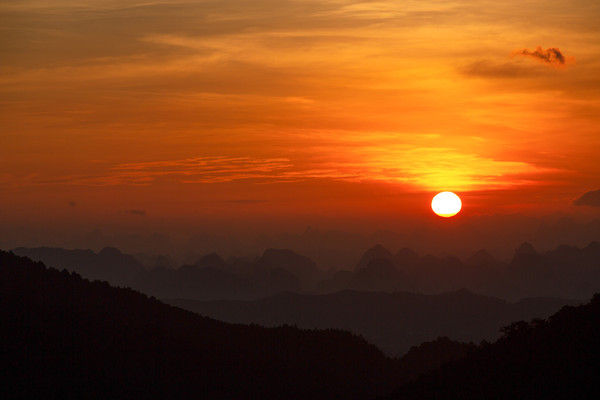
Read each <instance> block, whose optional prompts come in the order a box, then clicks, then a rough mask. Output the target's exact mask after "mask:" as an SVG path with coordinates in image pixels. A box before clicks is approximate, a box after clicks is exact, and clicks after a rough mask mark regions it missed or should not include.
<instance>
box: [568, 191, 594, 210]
mask: <svg viewBox="0 0 600 400" xmlns="http://www.w3.org/2000/svg"><path fill="white" fill-rule="evenodd" d="M573 204H575V205H576V206H590V207H600V189H598V190H591V191H589V192H586V193H584V194H583V195H582V196H581V197H580V198H578V199H577V200H575V201H574V202H573Z"/></svg>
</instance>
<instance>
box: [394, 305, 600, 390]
mask: <svg viewBox="0 0 600 400" xmlns="http://www.w3.org/2000/svg"><path fill="white" fill-rule="evenodd" d="M599 377H600V295H599V294H596V295H594V297H593V299H592V301H591V302H590V303H588V304H586V305H583V306H578V307H571V306H567V307H564V308H563V309H562V310H561V311H559V312H558V313H556V314H554V315H553V316H551V317H550V318H548V319H547V320H541V319H540V320H534V321H532V322H531V323H527V322H523V321H521V322H515V323H513V324H511V325H509V326H507V327H506V328H504V335H503V336H502V338H500V339H499V340H498V341H496V342H495V343H494V344H487V345H486V344H483V345H481V346H480V347H479V348H478V349H477V350H476V351H472V352H470V353H469V354H468V355H467V356H466V357H464V358H462V359H460V360H458V361H455V362H451V363H447V364H445V365H444V366H442V368H440V369H438V370H436V371H435V372H433V373H430V374H427V375H423V376H421V377H420V378H419V379H417V380H416V381H413V382H411V383H408V384H406V385H404V386H403V387H402V388H401V389H400V390H399V391H398V392H396V393H395V394H394V395H393V396H392V397H391V398H392V399H406V400H408V399H410V400H421V399H423V400H425V399H426V400H435V399H444V400H454V399H456V400H458V399H460V400H468V399H488V400H495V399H498V400H500V399H511V400H512V399H544V400H552V399H578V400H581V399H600V379H598V378H599Z"/></svg>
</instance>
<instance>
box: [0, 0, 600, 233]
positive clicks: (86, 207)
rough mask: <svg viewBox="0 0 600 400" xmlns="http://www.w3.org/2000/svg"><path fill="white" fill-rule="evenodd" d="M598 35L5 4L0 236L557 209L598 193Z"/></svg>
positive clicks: (493, 22)
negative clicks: (14, 231) (449, 198)
mask: <svg viewBox="0 0 600 400" xmlns="http://www.w3.org/2000/svg"><path fill="white" fill-rule="evenodd" d="M599 20H600V3H598V2H593V1H589V0H574V1H573V0H569V1H566V0H562V1H558V0H529V1H523V0H518V1H517V0H508V1H502V2H498V1H492V0H489V1H487V0H484V1H477V0H468V1H467V0H463V1H442V0H438V1H432V0H411V1H397V0H394V1H392V0H383V1H363V2H360V1H347V0H319V1H312V0H227V1H223V0H207V1H169V2H166V1H165V2H162V1H154V2H147V1H146V2H142V1H133V0H120V1H110V0H77V1H72V0H57V1H52V0H19V1H4V2H2V4H1V5H0V27H1V28H0V29H2V34H1V35H0V71H1V73H0V123H1V128H0V144H1V145H0V218H1V219H3V220H4V221H5V222H6V221H12V222H15V221H25V220H27V221H39V222H40V223H42V222H47V223H56V224H59V223H81V224H86V223H89V224H90V226H91V225H93V224H98V223H101V222H106V221H110V222H112V223H116V224H118V223H119V221H124V222H123V224H127V223H129V222H127V221H128V220H132V219H133V220H135V221H139V220H142V219H144V221H148V220H151V221H160V222H161V223H164V224H169V222H170V221H171V222H173V223H175V222H177V223H179V222H181V221H191V222H196V221H198V222H202V221H208V220H210V221H213V222H215V223H218V222H219V221H223V223H228V224H233V222H232V221H236V220H240V219H241V220H244V221H246V222H248V223H252V221H254V220H256V221H259V220H263V219H264V218H270V219H275V220H279V219H281V221H284V220H286V218H287V219H294V218H299V219H301V220H302V222H303V223H304V222H306V224H308V223H312V224H314V225H318V224H319V220H320V219H321V218H326V217H327V218H338V217H339V218H340V219H344V218H345V219H352V218H355V217H360V218H369V217H373V218H375V217H377V218H381V220H385V219H389V218H400V219H401V218H402V217H405V216H409V215H417V216H420V215H423V216H425V215H429V214H430V210H429V201H430V199H431V197H432V196H433V194H435V193H436V192H437V191H441V190H452V191H455V192H457V193H459V194H460V195H461V197H462V198H463V204H464V210H463V213H466V214H486V213H490V214H492V213H504V212H507V213H508V212H524V213H536V212H538V213H539V212H552V211H557V210H562V211H568V212H571V211H574V210H575V207H574V206H572V202H573V200H574V199H576V198H578V197H579V196H581V195H582V194H583V193H585V192H587V191H590V190H595V189H598V188H600V179H599V178H598V177H599V176H600V162H598V158H599V157H600V24H598V21H599ZM538 46H539V47H540V48H539V49H538ZM550 49H556V51H554V50H550ZM558 49H559V50H558ZM558 51H560V53H557V52H558ZM584 208H585V207H584ZM579 209H582V208H581V207H579V208H578V210H577V211H579ZM132 210H137V211H143V212H134V213H132V212H131V211H132ZM588 212H595V213H596V215H597V209H588ZM135 223H137V222H135ZM135 223H134V224H135ZM144 223H147V222H144ZM232 226H233V225H232Z"/></svg>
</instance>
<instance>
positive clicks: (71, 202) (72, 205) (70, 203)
mask: <svg viewBox="0 0 600 400" xmlns="http://www.w3.org/2000/svg"><path fill="white" fill-rule="evenodd" d="M76 205H77V204H75V202H74V201H70V202H69V206H70V207H75V206H76Z"/></svg>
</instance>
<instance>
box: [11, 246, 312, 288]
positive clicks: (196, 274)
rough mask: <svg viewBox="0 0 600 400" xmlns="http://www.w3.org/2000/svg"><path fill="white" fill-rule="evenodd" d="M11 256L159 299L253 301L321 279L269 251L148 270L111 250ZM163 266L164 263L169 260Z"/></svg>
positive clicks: (306, 265)
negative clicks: (245, 259)
mask: <svg viewBox="0 0 600 400" xmlns="http://www.w3.org/2000/svg"><path fill="white" fill-rule="evenodd" d="M13 251H14V252H15V254H18V255H21V256H26V257H30V258H31V259H33V260H36V261H42V262H44V263H46V264H47V265H49V266H51V267H54V268H58V269H63V268H66V269H67V270H69V271H74V272H77V273H78V274H81V275H82V276H83V277H84V278H88V279H99V280H106V281H108V282H110V283H111V284H114V285H119V286H128V287H131V288H133V289H136V290H140V291H142V292H144V293H147V294H150V295H153V296H157V297H160V298H169V297H183V298H193V299H200V300H209V299H257V298H260V297H264V296H268V295H273V294H275V293H278V292H281V291H286V290H292V291H301V290H303V289H305V288H307V287H311V286H314V285H315V283H316V282H317V281H318V279H319V278H320V271H319V269H318V268H317V266H316V264H315V263H314V262H313V261H311V260H310V259H308V258H307V257H304V256H302V255H299V254H296V253H294V252H292V251H291V250H280V249H268V250H266V251H265V252H264V254H263V255H262V256H261V257H260V258H259V259H257V260H256V261H252V262H246V263H244V262H236V263H235V265H230V264H228V263H226V262H225V261H224V260H223V259H222V258H221V257H219V256H218V255H216V254H214V253H213V254H208V255H206V256H203V257H201V258H200V259H199V260H198V261H197V262H196V263H194V265H183V266H181V267H179V268H170V267H166V266H157V267H155V268H150V269H149V268H144V266H143V265H142V264H141V263H140V262H139V261H138V260H137V259H136V258H135V257H133V256H130V255H127V254H123V253H121V252H120V251H119V250H117V249H115V248H105V249H103V250H102V251H100V252H99V253H94V252H93V251H91V250H66V249H60V248H49V247H38V248H24V247H20V248H16V249H14V250H13ZM157 261H160V260H157ZM162 261H163V264H164V263H166V262H167V261H168V260H162ZM167 264H168V263H167Z"/></svg>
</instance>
